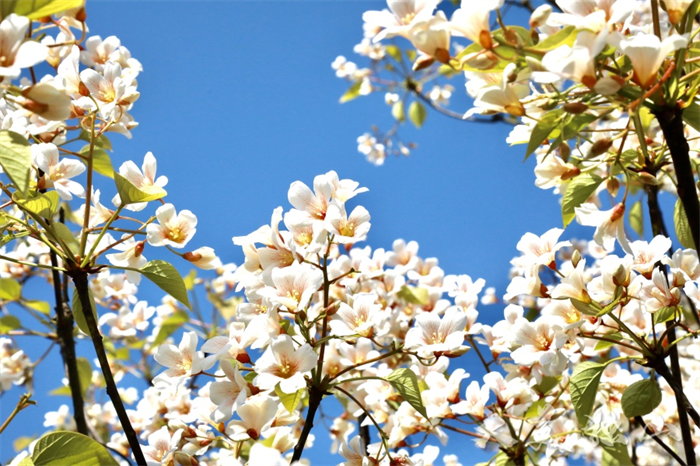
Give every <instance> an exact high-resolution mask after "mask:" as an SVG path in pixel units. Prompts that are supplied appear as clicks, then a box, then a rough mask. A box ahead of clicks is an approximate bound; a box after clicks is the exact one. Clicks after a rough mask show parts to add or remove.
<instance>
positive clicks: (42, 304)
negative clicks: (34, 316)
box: [22, 300, 51, 315]
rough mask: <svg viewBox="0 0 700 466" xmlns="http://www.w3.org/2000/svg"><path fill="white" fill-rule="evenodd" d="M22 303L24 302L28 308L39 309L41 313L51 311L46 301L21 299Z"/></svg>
mask: <svg viewBox="0 0 700 466" xmlns="http://www.w3.org/2000/svg"><path fill="white" fill-rule="evenodd" d="M22 304H24V305H25V306H27V307H28V308H30V309H34V310H35V311H39V312H41V313H42V314H46V315H48V314H49V312H51V306H50V305H49V303H47V302H46V301H33V300H26V301H22Z"/></svg>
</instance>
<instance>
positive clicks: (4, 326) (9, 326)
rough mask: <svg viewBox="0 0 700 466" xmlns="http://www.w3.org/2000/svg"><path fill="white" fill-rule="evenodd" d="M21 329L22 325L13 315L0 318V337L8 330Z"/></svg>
mask: <svg viewBox="0 0 700 466" xmlns="http://www.w3.org/2000/svg"><path fill="white" fill-rule="evenodd" d="M21 327H22V323H21V322H20V321H19V319H18V318H17V317H15V316H13V315H6V316H2V317H0V335H4V334H6V333H7V332H9V331H10V330H17V329H18V328H21Z"/></svg>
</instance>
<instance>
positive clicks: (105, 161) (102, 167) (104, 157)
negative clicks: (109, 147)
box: [80, 144, 114, 178]
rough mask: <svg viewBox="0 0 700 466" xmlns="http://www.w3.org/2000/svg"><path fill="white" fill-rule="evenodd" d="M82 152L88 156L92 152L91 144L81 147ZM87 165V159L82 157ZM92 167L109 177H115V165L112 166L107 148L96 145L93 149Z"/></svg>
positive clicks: (82, 160)
mask: <svg viewBox="0 0 700 466" xmlns="http://www.w3.org/2000/svg"><path fill="white" fill-rule="evenodd" d="M80 154H81V155H84V156H86V157H87V156H88V155H89V154H90V145H89V144H88V145H87V146H85V147H83V148H82V149H80ZM80 161H81V162H83V163H84V164H85V165H87V160H85V159H80ZM92 168H93V169H94V170H95V171H96V172H97V173H99V174H100V175H104V176H106V177H107V178H114V167H113V166H112V160H111V159H110V158H109V154H108V153H107V151H106V150H104V149H100V148H99V147H95V148H93V149H92Z"/></svg>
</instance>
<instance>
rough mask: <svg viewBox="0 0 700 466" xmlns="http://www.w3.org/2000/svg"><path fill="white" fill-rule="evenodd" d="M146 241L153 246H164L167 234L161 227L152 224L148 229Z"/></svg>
mask: <svg viewBox="0 0 700 466" xmlns="http://www.w3.org/2000/svg"><path fill="white" fill-rule="evenodd" d="M146 240H147V241H148V244H150V245H151V246H163V245H164V244H165V243H164V242H165V234H164V232H163V229H162V228H161V227H160V225H154V224H152V223H151V224H149V225H148V226H147V227H146Z"/></svg>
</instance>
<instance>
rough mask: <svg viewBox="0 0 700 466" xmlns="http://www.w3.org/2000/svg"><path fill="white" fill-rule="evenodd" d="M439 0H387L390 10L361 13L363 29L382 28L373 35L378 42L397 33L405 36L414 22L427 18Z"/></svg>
mask: <svg viewBox="0 0 700 466" xmlns="http://www.w3.org/2000/svg"><path fill="white" fill-rule="evenodd" d="M438 3H440V0H387V4H388V5H389V9H390V10H391V11H387V10H382V11H366V12H365V13H364V14H363V15H362V20H363V21H364V22H365V30H367V29H379V28H384V29H383V30H382V31H381V32H380V33H378V34H377V35H376V36H375V37H374V41H375V42H378V41H380V40H382V39H384V38H388V37H394V36H397V35H401V36H404V37H405V36H407V35H408V31H409V30H410V29H411V26H413V25H414V24H415V23H418V22H421V21H426V20H428V19H429V18H430V17H431V16H432V14H433V11H434V10H435V8H436V7H437V4H438Z"/></svg>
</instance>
